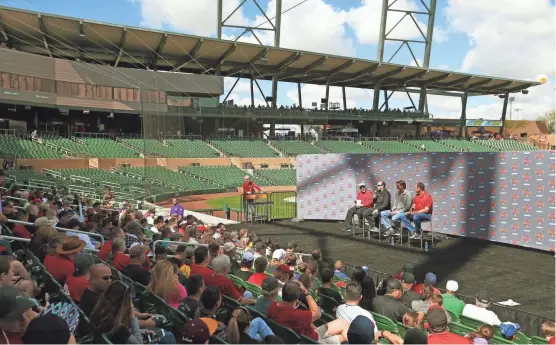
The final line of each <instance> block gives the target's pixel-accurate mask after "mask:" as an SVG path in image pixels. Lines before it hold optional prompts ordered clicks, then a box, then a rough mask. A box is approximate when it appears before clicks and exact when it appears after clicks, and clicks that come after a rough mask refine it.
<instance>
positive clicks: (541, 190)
mask: <svg viewBox="0 0 556 345" xmlns="http://www.w3.org/2000/svg"><path fill="white" fill-rule="evenodd" d="M537 192H539V193H542V192H544V186H543V185H542V184H539V185H537Z"/></svg>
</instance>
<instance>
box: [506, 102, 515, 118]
mask: <svg viewBox="0 0 556 345" xmlns="http://www.w3.org/2000/svg"><path fill="white" fill-rule="evenodd" d="M508 101H509V102H510V120H511V119H512V105H513V104H514V101H515V97H510V99H508Z"/></svg>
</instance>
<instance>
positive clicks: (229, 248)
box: [222, 242, 254, 275]
mask: <svg viewBox="0 0 556 345" xmlns="http://www.w3.org/2000/svg"><path fill="white" fill-rule="evenodd" d="M222 254H224V255H227V256H229V257H230V262H231V263H232V269H231V272H232V274H233V275H237V274H236V273H238V272H239V271H240V269H241V267H240V265H239V264H238V262H237V260H236V245H235V244H233V243H232V242H226V243H224V245H223V246H222ZM253 260H254V259H253Z"/></svg>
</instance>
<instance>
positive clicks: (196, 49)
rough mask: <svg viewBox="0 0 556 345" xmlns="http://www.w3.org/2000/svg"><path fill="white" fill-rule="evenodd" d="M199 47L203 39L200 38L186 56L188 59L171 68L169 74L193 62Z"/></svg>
mask: <svg viewBox="0 0 556 345" xmlns="http://www.w3.org/2000/svg"><path fill="white" fill-rule="evenodd" d="M201 45H203V39H202V38H200V39H199V40H198V41H197V43H195V46H193V48H191V51H190V52H189V53H188V54H187V55H188V58H187V59H186V60H185V61H184V62H182V63H181V64H180V65H179V66H178V67H175V68H173V69H172V70H171V71H170V72H176V71H179V70H180V69H182V68H183V66H185V65H187V64H188V63H190V62H191V61H193V60H195V55H196V54H197V52H198V51H199V49H201Z"/></svg>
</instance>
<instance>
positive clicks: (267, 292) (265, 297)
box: [253, 276, 282, 314]
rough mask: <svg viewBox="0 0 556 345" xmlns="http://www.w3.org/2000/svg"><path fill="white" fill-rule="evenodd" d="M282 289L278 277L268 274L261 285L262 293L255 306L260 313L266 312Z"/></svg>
mask: <svg viewBox="0 0 556 345" xmlns="http://www.w3.org/2000/svg"><path fill="white" fill-rule="evenodd" d="M281 290H282V289H281V288H280V284H279V283H278V279H276V278H274V277H272V276H267V277H266V279H265V280H263V284H262V286H261V295H260V296H259V297H258V298H257V300H256V302H255V305H254V306H253V308H255V310H257V311H258V312H260V313H263V314H266V313H267V311H268V307H270V305H271V304H272V302H274V301H275V300H276V297H278V294H279V293H280V292H281Z"/></svg>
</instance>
